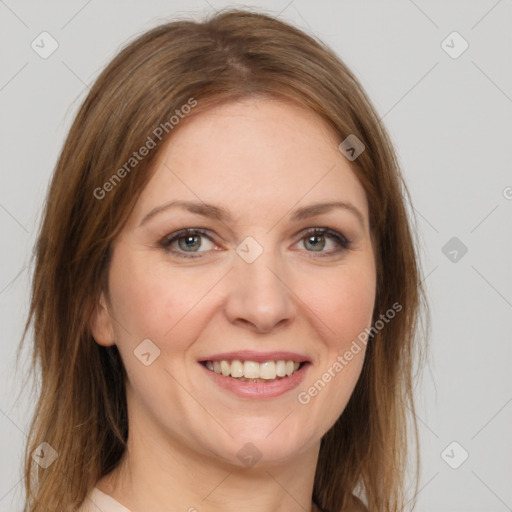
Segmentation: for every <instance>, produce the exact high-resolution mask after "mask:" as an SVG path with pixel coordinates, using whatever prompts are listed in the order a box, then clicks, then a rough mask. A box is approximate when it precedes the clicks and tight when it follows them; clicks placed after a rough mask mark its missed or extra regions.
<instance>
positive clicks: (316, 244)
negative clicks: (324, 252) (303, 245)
mask: <svg viewBox="0 0 512 512" xmlns="http://www.w3.org/2000/svg"><path fill="white" fill-rule="evenodd" d="M320 238H322V237H321V236H319V235H312V236H310V237H309V239H308V243H310V244H311V245H312V246H313V248H318V247H320V249H323V247H324V245H325V241H324V243H323V244H321V243H320V242H318V239H320ZM315 239H316V240H317V241H316V242H314V241H313V242H312V240H315Z"/></svg>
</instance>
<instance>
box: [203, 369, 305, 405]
mask: <svg viewBox="0 0 512 512" xmlns="http://www.w3.org/2000/svg"><path fill="white" fill-rule="evenodd" d="M199 364H200V366H201V367H202V368H203V370H204V371H205V372H207V374H208V375H209V377H210V378H211V379H212V380H213V381H214V382H215V383H216V384H218V385H219V386H220V387H222V388H224V389H227V390H228V391H231V392H232V393H234V394H235V395H238V396H239V397H242V398H253V399H261V398H274V397H276V396H280V395H283V394H284V393H286V392H287V391H290V390H292V389H294V388H296V387H297V386H298V385H299V384H300V383H301V382H302V380H303V379H304V377H305V376H306V372H307V371H308V368H309V367H310V366H311V364H310V363H304V364H303V365H302V366H301V368H300V369H299V370H298V371H296V372H295V373H293V374H292V375H290V376H288V377H284V378H282V379H277V380H273V381H270V382H243V381H240V380H237V379H234V378H233V377H225V376H224V375H222V374H220V373H215V372H214V371H212V370H209V369H208V368H206V366H204V365H203V364H201V363H199Z"/></svg>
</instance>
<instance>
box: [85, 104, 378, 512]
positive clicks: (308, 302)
mask: <svg viewBox="0 0 512 512" xmlns="http://www.w3.org/2000/svg"><path fill="white" fill-rule="evenodd" d="M339 142H340V141H339V140H337V138H336V137H335V136H334V134H333V133H332V132H331V131H330V130H329V128H328V127H327V125H326V124H325V123H324V122H323V121H322V120H321V119H320V118H319V117H318V116H317V115H316V114H314V113H312V112H310V111H308V110H306V109H304V108H302V107H299V106H297V105H295V104H294V103H291V102H283V101H278V100H273V99H268V98H267V99H265V98H258V99H256V98H251V99H245V100H243V101H240V102H236V103H230V104H227V105H223V106H220V107H215V108H212V109H209V110H206V111H203V112H201V113H199V114H197V115H195V116H191V117H189V118H188V119H186V120H184V121H182V122H181V124H180V126H179V129H177V130H176V132H174V133H173V136H172V138H171V139H170V140H169V141H168V143H167V144H166V146H165V147H164V148H162V153H161V154H160V156H159V159H158V162H157V165H156V170H155V173H154V175H153V176H152V178H151V180H150V182H149V183H148V185H147V186H146V188H145V189H144V190H143V192H142V194H141V196H140V198H139V200H138V202H137V204H136V207H135V209H134V211H133V212H132V214H131V217H130V218H129V220H128V222H127V223H126V225H125V226H124V228H123V230H122V231H121V232H120V234H119V235H118V237H117V239H116V240H115V243H114V246H113V254H112V260H111V267H110V270H109V279H108V287H109V290H108V294H104V295H102V296H101V299H100V307H99V308H98V310H97V313H96V314H95V316H94V317H93V318H92V319H91V328H92V332H93V336H94V338H95V340H96V342H97V343H99V344H101V345H105V346H108V345H112V344H116V345H117V346H118V348H119V351H120V353H121V357H122V359H123V362H124V365H125V367H126V369H127V373H128V379H127V382H126V391H127V401H128V413H129V438H128V449H127V451H126V454H125V457H124V458H123V460H122V463H121V464H120V466H118V468H116V469H115V470H114V471H113V472H111V473H110V474H109V475H106V476H105V477H104V478H102V479H101V480H100V481H99V482H98V488H99V489H100V490H102V491H103V492H106V493H107V494H110V495H112V496H113V497H114V498H115V499H116V500H118V501H119V502H121V503H122V504H123V505H125V506H126V507H128V508H129V509H130V510H132V511H134V512H137V511H139V512H140V511H142V510H153V511H162V512H163V511H164V510H169V509H170V507H172V509H173V510H184V511H190V512H192V511H193V510H194V509H195V510H197V511H199V512H213V511H220V510H222V511H224V512H231V511H239V510H246V511H249V512H250V511H258V512H262V511H268V512H271V511H272V512H285V511H286V512H304V510H317V509H316V507H315V506H314V505H313V504H312V492H313V482H314V474H315V469H316V465H317V460H318V452H319V448H320V440H321V438H322V436H323V435H324V434H325V433H326V432H327V431H328V430H329V428H330V427H331V426H332V425H333V424H334V423H335V421H336V420H337V418H338V417H339V416H340V414H341V413H342V412H343V410H344V408H345V406H346V404H347V402H348V400H349V398H350V395H351V393H352V391H353V389H354V386H355V384H356V382H357V379H358V377H359V375H360V371H361V367H362V363H363V360H364V354H365V350H364V345H362V350H361V351H360V352H359V353H358V354H357V355H355V356H354V358H353V359H352V360H351V361H350V362H349V363H348V364H347V366H345V367H344V368H343V370H342V371H341V372H339V373H337V374H336V377H335V378H333V379H332V380H331V382H329V383H328V384H327V385H326V386H325V387H324V389H322V390H321V392H319V393H318V395H317V396H314V397H312V398H311V400H310V401H309V403H307V404H301V403H300V402H299V401H298V399H297V395H298V393H299V392H300V391H304V390H307V389H308V388H309V387H310V386H312V384H313V383H314V382H315V381H317V380H318V379H319V378H321V376H322V374H323V373H324V372H325V371H326V370H327V369H328V368H329V367H332V366H333V363H334V362H335V361H336V360H337V357H338V356H339V355H343V354H344V353H345V352H346V350H348V349H349V347H350V345H351V343H352V341H353V340H354V339H356V337H357V335H358V334H359V333H360V332H361V331H363V330H364V329H365V328H367V327H370V325H371V320H372V311H373V306H374V301H375V291H376V275H375V260H374V251H373V247H372V241H371V236H370V230H369V217H368V204H367V198H366V194H365V192H364V189H363V188H362V186H361V185H360V183H359V181H358V180H357V178H356V176H355V174H354V173H353V171H352V170H351V168H350V165H349V162H348V160H346V159H345V157H344V156H343V155H342V154H341V153H340V151H339V150H338V148H337V146H338V144H339ZM125 179H129V177H127V178H125ZM175 199H180V200H190V201H200V202H205V203H210V204H215V205H217V206H221V207H223V208H226V209H228V210H229V211H230V212H231V215H232V217H233V219H232V220H229V221H227V220H226V221H220V220H218V219H214V218H207V217H203V216H201V215H199V214H197V213H192V212H189V211H187V210H185V209H180V208H172V209H169V210H166V211H164V212H161V213H159V214H157V215H155V216H153V217H152V218H151V219H150V220H148V221H147V222H145V223H143V224H142V225H141V221H142V219H143V218H144V217H145V215H146V214H147V213H148V212H150V211H151V210H153V209H154V208H155V207H158V206H160V205H162V204H165V203H167V202H169V201H171V200H175ZM330 201H344V202H349V203H351V204H352V205H353V206H354V207H355V208H357V210H359V212H360V213H361V216H362V222H360V220H359V219H358V217H357V216H356V215H355V214H354V213H352V212H351V211H350V210H348V209H332V210H331V211H329V212H326V213H322V214H320V215H317V216H315V217H311V218H308V219H304V220H301V221H292V220H291V215H292V213H293V212H294V211H295V210H296V209H297V208H299V207H302V206H306V205H310V204H313V203H323V202H330ZM319 227H320V228H321V227H329V228H331V229H333V230H335V231H337V232H340V233H341V234H343V235H344V236H345V237H347V238H348V239H349V240H351V241H352V244H351V246H350V247H349V248H348V249H343V248H339V247H338V246H337V244H336V241H335V240H334V239H332V238H330V237H329V236H327V235H324V236H323V237H322V236H321V235H320V237H319V239H317V240H315V239H313V242H314V241H319V242H320V243H319V244H317V246H314V244H312V243H308V241H310V240H311V238H310V236H311V235H308V234H304V233H303V231H304V230H305V229H307V228H319ZM183 228H203V229H205V230H207V231H208V234H209V236H210V237H211V239H208V237H205V236H203V235H199V237H198V239H193V240H192V242H193V243H192V245H193V248H192V249H187V246H186V244H185V239H182V243H181V245H178V241H174V242H173V243H172V246H171V247H170V248H167V249H166V248H164V247H162V245H161V244H160V241H161V240H162V239H163V238H164V237H166V236H167V235H169V234H172V233H175V232H176V231H178V230H180V229H183ZM247 236H251V237H253V238H254V239H255V240H256V241H257V242H258V243H259V244H260V246H261V247H262V248H263V252H262V254H261V255H260V256H259V257H258V258H257V259H256V260H255V261H254V262H253V263H250V264H249V263H247V262H246V261H244V259H242V258H241V257H240V256H239V255H238V254H237V253H236V252H235V249H236V248H237V246H238V245H239V244H240V243H241V242H242V241H243V240H244V239H245V238H246V237H247ZM322 244H325V245H322ZM315 247H316V248H315ZM169 249H174V250H175V251H176V253H172V252H169ZM336 250H338V252H336ZM187 251H188V252H187ZM191 253H192V255H193V256H199V257H198V258H195V259H194V258H186V257H184V256H180V254H181V255H183V254H185V256H186V255H187V254H191ZM144 339H150V340H152V342H153V343H154V344H155V345H156V346H157V347H158V348H159V350H160V355H159V357H157V358H156V359H155V360H154V362H152V363H151V364H150V365H149V366H145V365H144V364H142V363H141V361H140V360H139V359H138V358H137V357H135V356H134V350H135V349H136V347H137V346H138V345H139V344H140V343H141V341H142V340H144ZM242 349H247V350H256V351H268V350H270V351H272V350H291V351H295V352H299V353H301V354H305V355H307V356H308V357H309V358H311V360H312V366H311V367H310V368H309V370H308V374H307V378H306V379H305V381H304V382H303V383H302V384H301V385H300V386H299V387H298V388H296V389H294V390H291V391H289V392H287V393H285V394H283V395H281V396H279V397H275V398H270V399H264V400H261V399H244V398H240V397H238V396H236V395H234V394H232V393H230V392H228V391H225V390H224V389H222V388H220V387H219V386H217V385H216V384H214V383H212V381H211V379H210V378H209V376H208V375H206V374H205V370H204V368H202V367H201V366H200V365H199V363H198V360H200V359H202V358H204V357H205V356H208V355H212V354H215V353H221V352H227V351H233V350H242ZM247 442H252V443H253V444H254V445H255V446H256V447H257V449H258V451H259V452H260V453H261V459H260V460H259V462H258V463H257V464H256V465H254V466H252V467H247V466H244V464H243V463H242V462H241V461H240V460H239V459H238V457H237V453H238V451H239V450H240V449H241V448H242V447H243V446H244V445H245V444H246V443H247ZM192 507H193V508H192ZM354 510H358V508H357V507H354Z"/></svg>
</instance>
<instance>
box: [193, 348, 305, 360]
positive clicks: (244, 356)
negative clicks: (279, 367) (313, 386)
mask: <svg viewBox="0 0 512 512" xmlns="http://www.w3.org/2000/svg"><path fill="white" fill-rule="evenodd" d="M235 359H238V360H239V361H254V362H256V363H264V362H265V361H280V360H284V361H297V362H299V363H302V362H309V363H310V362H311V359H310V358H309V357H308V356H306V355H304V354H298V353H297V352H290V351H287V350H279V351H275V352H256V351H254V350H238V351H236V352H223V353H222V354H214V355H211V356H207V357H203V358H201V359H200V360H199V362H201V363H204V362H206V361H223V360H224V361H234V360H235Z"/></svg>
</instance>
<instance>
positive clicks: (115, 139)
mask: <svg viewBox="0 0 512 512" xmlns="http://www.w3.org/2000/svg"><path fill="white" fill-rule="evenodd" d="M251 96H268V97H274V98H282V99H287V100H291V101H294V102H296V103H299V104H300V105H302V106H304V107H307V108H309V109H310V110H311V111H313V112H315V113H316V114H317V115H318V116H320V117H321V118H322V119H323V120H325V121H326V122H327V123H328V125H329V126H330V127H331V128H332V130H333V132H334V133H335V134H336V136H337V137H338V139H339V142H340V143H341V142H342V141H343V140H344V139H345V138H346V137H347V136H349V135H355V136H357V138H358V139H360V140H361V141H362V142H363V143H364V144H365V147H366V149H365V151H364V152H363V153H362V154H361V155H360V156H359V157H358V158H357V159H356V160H354V161H352V162H351V163H350V165H351V168H352V170H353V172H354V173H355V174H356V176H357V178H358V179H359V181H360V183H361V184H362V186H363V187H364V190H365V192H366V195H367V198H368V204H369V214H370V229H371V234H372V240H373V243H374V248H375V258H376V268H377V290H376V299H375V309H374V314H373V320H374V322H375V321H377V320H378V319H379V318H380V315H382V314H384V313H385V312H386V310H388V309H389V308H390V307H391V305H392V304H395V303H398V304H400V305H401V306H402V310H401V311H400V313H398V314H397V315H396V317H395V318H394V319H393V320H392V321H390V322H389V323H388V324H387V325H386V327H385V328H384V329H382V330H379V331H378V333H376V334H375V335H374V336H372V337H371V339H370V341H369V342H368V345H367V353H366V357H365V361H364V364H363V368H362V372H361V375H360V378H359V380H358V382H357V384H356V387H355V389H354V392H353V395H352V396H351V399H350V401H349V403H348V404H347V407H346V409H345V410H344V412H343V413H342V414H341V415H340V417H339V418H338V420H337V421H336V423H335V424H334V425H333V427H332V428H331V429H330V430H329V431H328V432H327V433H326V434H325V436H324V437H323V438H322V441H321V447H320V454H319V460H318V466H317V469H316V474H315V482H314V492H313V499H314V500H315V502H316V503H317V504H318V505H319V506H321V507H322V508H324V509H325V510H329V511H332V512H334V511H336V512H337V511H346V510H347V509H348V507H349V500H350V499H351V496H352V493H358V494H359V495H360V496H361V497H362V499H363V500H364V501H365V502H366V503H367V505H368V509H369V510H370V512H374V511H379V512H396V511H398V510H400V509H401V507H402V506H403V504H404V499H405V498H404V488H405V484H404V482H405V478H404V477H405V476H406V475H405V467H406V466H405V462H406V455H407V439H408V436H407V433H408V432H411V427H412V432H413V433H414V434H415V438H414V439H416V441H417V438H418V434H417V425H416V422H415V418H414V403H413V380H414V375H415V367H416V364H415V361H416V355H417V354H419V352H418V351H417V350H416V349H417V348H418V346H419V343H418V336H417V331H418V327H419V325H420V323H421V314H420V313H421V305H422V301H424V299H425V292H424V290H423V288H422V285H421V281H420V271H419V259H418V252H417V248H416V240H415V238H414V230H413V229H412V227H411V220H410V219H409V215H408V213H407V208H406V200H407V198H408V196H409V192H408V191H407V187H406V184H405V182H404V179H403V177H402V174H401V171H400V168H399V164H398V161H397V158H396V154H395V152H394V150H393V146H392V143H391V141H390V138H389V136H388V134H387V132H386V130H385V128H384V127H383V126H382V123H381V122H380V120H379V117H378V115H377V113H376V111H375V109H374V107H373V106H372V104H371V102H370V100H369V99H368V97H367V95H366V94H365V92H364V90H363V88H362V86H361V85H360V83H359V82H358V80H357V79H356V77H355V76H354V75H353V74H352V72H351V71H350V70H349V69H348V68H347V66H346V65H345V64H344V63H343V62H342V61H341V60H340V59H339V57H337V56H336V55H335V54H334V53H333V51H332V50H330V49H329V48H328V47H327V46H325V45H324V44H323V43H321V42H320V41H318V40H317V39H316V38H314V37H312V36H309V35H307V34H306V33H304V32H303V31H301V30H299V29H297V28H295V27H293V26H291V25H289V24H287V23H285V22H283V21H280V20H277V19H276V18H274V17H272V16H268V15H266V14H262V13H256V12H252V11H247V10H225V11H221V12H220V13H217V14H215V15H212V16H211V17H209V18H208V19H206V20H205V21H202V22H198V21H193V20H178V21H173V22H169V23H165V24H162V25H159V26H157V27H156V28H153V29H151V30H149V31H147V32H146V33H144V34H142V35H140V36H138V37H137V38H136V39H134V40H133V41H132V42H131V43H129V44H128V45H126V46H125V47H124V48H123V49H122V50H121V51H120V52H119V53H118V55H117V56H116V57H115V58H114V59H113V60H112V61H111V62H110V64H109V65H108V66H107V67H106V68H105V69H104V71H103V72H102V73H101V74H100V76H99V77H98V78H97V80H96V81H95V83H94V85H93V86H92V88H91V90H90V92H89V94H88V95H87V97H86V99H85V100H84V102H83V104H82V105H81V107H80V109H79V111H78V114H77V115H76V118H75V120H74V122H73V124H72V127H71V129H70V131H69V134H68V136H67V139H66V141H65V143H64V146H63V148H62V151H61V153H60V155H59V158H58V162H57V165H56V168H55V170H54V174H53V178H52V181H51V185H50V188H49V191H48V195H47V199H46V203H45V208H44V214H43V217H42V222H41V227H40V231H39V237H38V240H37V246H36V249H35V253H34V257H35V265H34V273H33V281H32V294H31V304H30V311H29V315H28V318H27V323H26V325H25V330H24V333H23V339H22V344H23V343H24V342H25V339H26V337H27V332H28V330H29V328H30V327H31V326H32V327H33V342H34V348H33V352H32V361H31V364H32V366H31V370H32V372H33V374H34V375H38V376H39V377H40V382H41V390H40V393H39V397H38V402H37V406H36V408H35V412H34V416H33V419H32V423H31V427H30V433H29V438H28V441H27V445H26V453H25V492H26V496H25V499H26V501H25V512H50V511H55V512H57V511H58V512H62V511H68V510H76V508H78V507H79V505H80V504H81V503H82V502H83V501H84V499H85V497H86V496H87V494H88V493H89V492H90V491H91V490H92V488H93V487H94V486H95V484H96V482H97V481H98V480H99V479H100V478H101V477H103V476H104V475H105V474H107V473H109V472H110V471H111V470H112V469H114V468H115V467H116V465H117V464H118V463H119V461H120V459H121V457H122V455H123V453H124V450H125V449H126V440H127V435H128V417H127V404H126V396H125V377H126V374H125V369H124V367H123V364H122V361H121V358H120V355H119V352H118V351H117V348H116V347H115V346H113V347H108V348H107V347H102V346H100V345H99V344H97V343H95V341H94V339H93V337H92V335H91V332H90V328H89V320H90V318H91V315H92V314H93V312H94V310H95V307H96V304H97V302H98V299H99V296H100V293H101V291H102V290H106V277H107V273H108V268H109V257H110V249H111V244H112V241H113V240H114V238H115V237H116V235H117V234H118V233H119V231H120V230H121V229H122V227H123V225H124V223H125V222H126V220H127V218H128V216H129V215H130V213H131V211H132V209H133V207H134V205H135V203H136V201H137V199H138V197H139V195H140V193H141V191H142V190H143V189H144V187H145V185H146V184H147V182H148V181H149V179H150V178H151V176H152V173H153V172H154V165H153V164H154V162H155V159H156V158H157V157H158V155H159V154H160V150H161V148H162V147H163V146H164V143H165V141H166V140H167V139H168V138H169V137H172V134H173V131H175V130H179V124H176V123H174V122H173V121H172V120H171V119H172V117H173V116H176V115H177V114H179V113H180V112H184V111H187V110H186V109H185V105H189V108H188V111H190V110H191V112H190V114H189V115H197V114H199V113H200V112H201V111H203V110H204V109H206V108H208V107H209V106H212V105H219V104H223V103H226V102H230V101H236V100H238V99H242V98H247V97H251ZM170 120H171V121H170ZM158 128H159V131H158ZM157 134H158V136H157ZM148 137H150V138H151V140H152V141H153V142H154V143H155V146H156V147H154V148H153V149H151V151H149V154H147V156H146V157H145V158H143V159H140V161H139V160H137V162H136V163H135V162H131V164H130V165H131V166H130V167H129V168H128V167H127V165H126V164H127V162H130V158H132V156H133V152H134V151H136V150H138V149H139V148H141V147H142V146H144V145H146V146H148V143H149V139H148ZM123 168H124V170H125V172H124V173H123V172H122V171H121V169H123ZM121 175H122V178H123V179H120V177H121ZM116 176H117V177H116ZM105 191H108V193H105ZM425 305H426V303H425ZM407 409H410V410H411V411H412V422H411V423H410V424H409V422H408V415H407ZM41 443H48V444H49V445H50V446H51V447H52V448H53V449H54V450H55V451H56V452H57V453H58V456H57V457H56V459H55V460H54V461H53V463H52V464H51V465H49V466H48V467H46V468H43V467H41V466H40V465H36V464H35V462H34V459H33V457H32V454H33V453H34V450H36V448H37V447H39V446H40V445H41ZM415 445H416V455H417V454H418V443H417V442H416V443H415ZM43 446H44V447H46V445H43ZM418 467H419V466H418V463H417V464H416V472H417V470H418ZM416 488H417V480H416Z"/></svg>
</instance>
